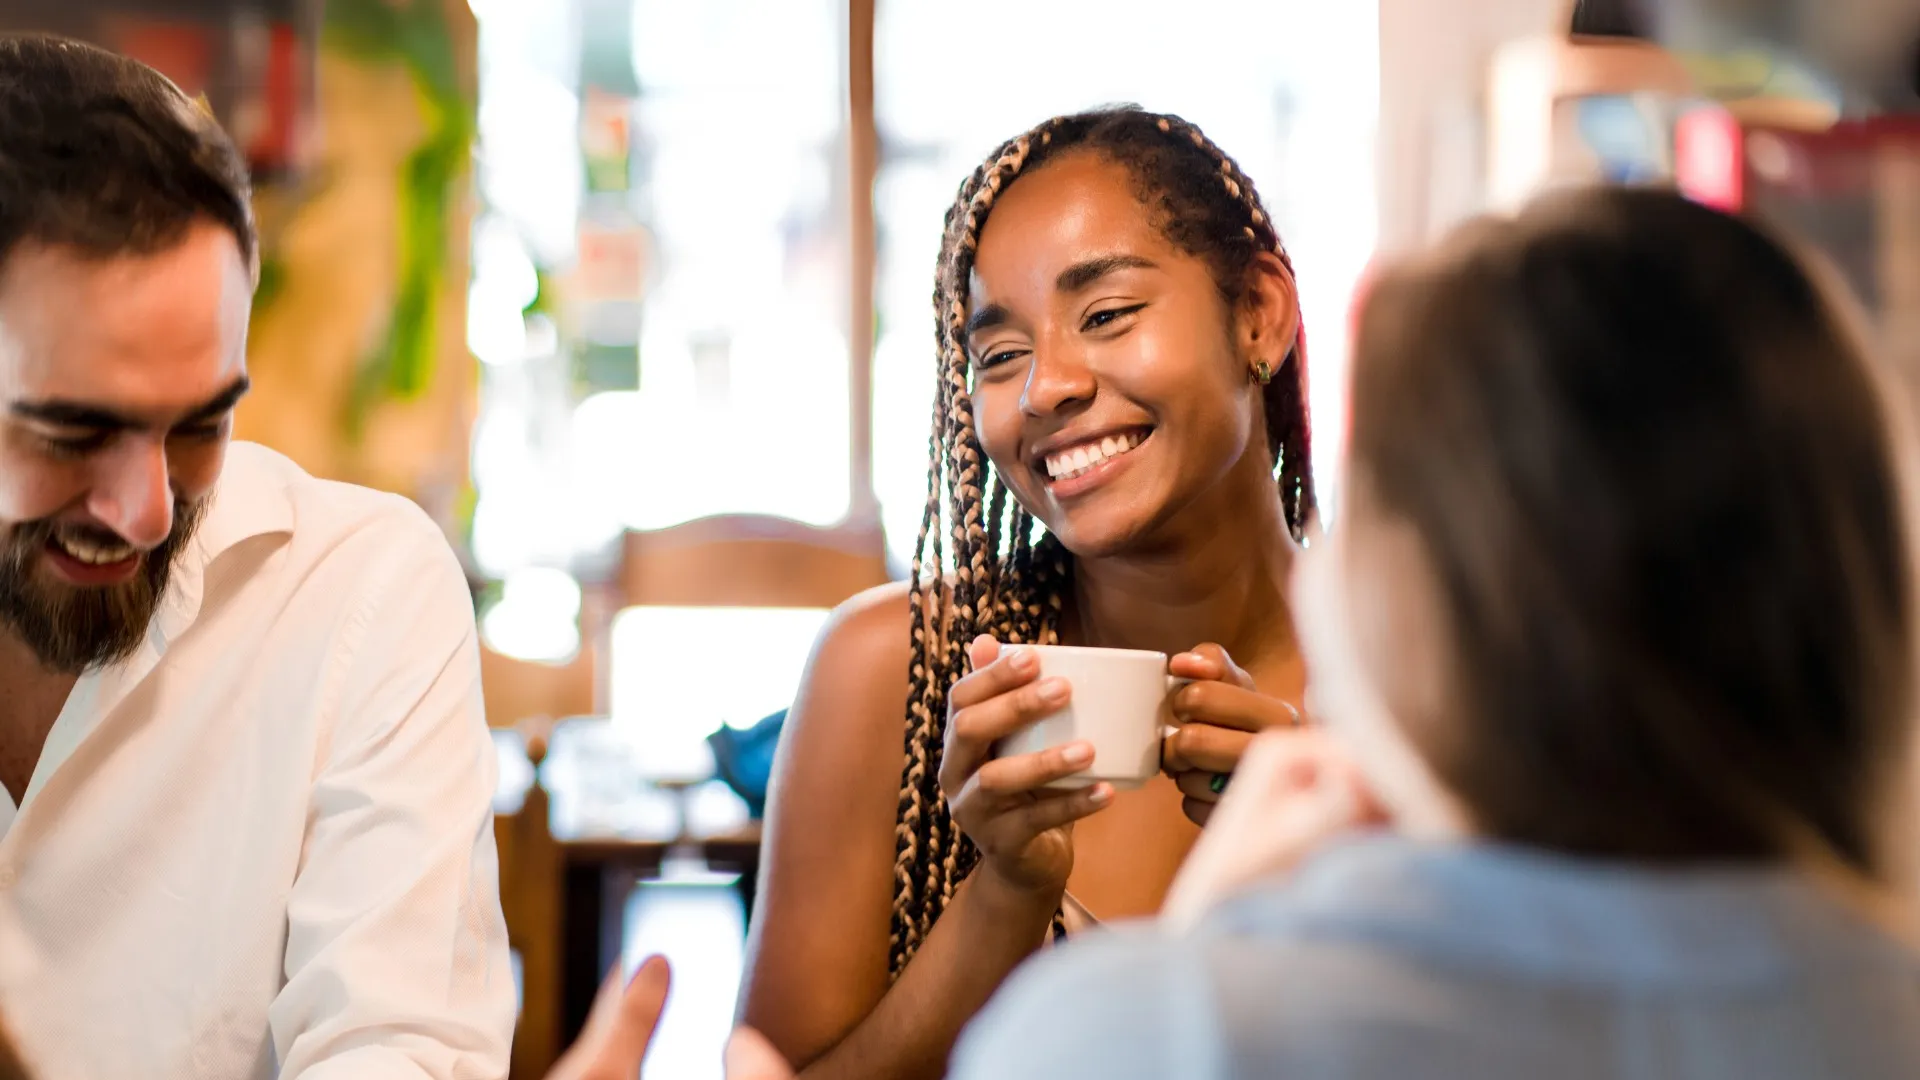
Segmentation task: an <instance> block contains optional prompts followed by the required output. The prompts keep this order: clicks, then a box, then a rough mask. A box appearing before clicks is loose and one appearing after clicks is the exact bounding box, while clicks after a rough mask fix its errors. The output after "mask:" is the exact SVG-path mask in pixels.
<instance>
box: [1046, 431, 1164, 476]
mask: <svg viewBox="0 0 1920 1080" xmlns="http://www.w3.org/2000/svg"><path fill="white" fill-rule="evenodd" d="M1143 438H1144V436H1142V435H1140V434H1139V433H1137V432H1128V433H1127V434H1125V435H1108V436H1106V437H1104V438H1102V439H1100V440H1099V441H1098V442H1088V443H1082V444H1080V445H1079V446H1075V447H1071V448H1069V449H1066V450H1061V451H1058V452H1056V453H1052V454H1048V455H1047V461H1046V464H1047V475H1048V476H1049V477H1051V478H1052V479H1055V480H1070V479H1072V478H1073V477H1076V476H1079V475H1080V474H1081V473H1084V472H1086V471H1087V470H1089V469H1091V468H1093V467H1094V466H1096V465H1098V464H1100V463H1101V462H1103V461H1106V460H1107V459H1108V458H1115V457H1119V456H1120V455H1121V454H1124V453H1126V452H1128V451H1129V450H1132V449H1133V448H1134V447H1136V446H1139V445H1140V441H1141V440H1142V439H1143Z"/></svg>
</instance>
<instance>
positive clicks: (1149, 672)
mask: <svg viewBox="0 0 1920 1080" xmlns="http://www.w3.org/2000/svg"><path fill="white" fill-rule="evenodd" d="M1009 648H1020V649H1031V650H1033V653H1034V655H1035V656H1036V657H1038V658H1039V660H1040V674H1039V676H1038V678H1036V679H1035V681H1036V682H1037V681H1039V679H1053V678H1059V679H1065V680H1067V682H1068V683H1069V684H1070V685H1071V686H1072V687H1073V694H1072V696H1071V697H1069V698H1068V699H1067V707H1066V708H1064V709H1061V710H1060V711H1059V712H1056V713H1053V714H1051V715H1048V716H1044V717H1041V718H1040V719H1039V720H1036V721H1034V722H1033V723H1032V724H1030V725H1028V726H1027V727H1026V728H1024V729H1022V730H1020V731H1018V732H1015V733H1014V734H1012V735H1009V736H1007V737H1006V738H1004V739H1002V740H1000V742H999V744H998V746H996V747H995V752H996V753H997V755H998V756H1000V757H1015V756H1018V755H1020V754H1033V753H1038V752H1040V751H1042V750H1050V749H1052V748H1053V747H1056V746H1064V745H1066V744H1067V743H1070V742H1078V741H1085V742H1088V743H1091V744H1092V745H1093V764H1092V765H1089V766H1087V768H1085V769H1083V770H1081V771H1080V772H1077V773H1074V774H1073V775H1072V776H1067V777H1062V778H1061V779H1059V780H1055V781H1054V782H1052V783H1050V784H1048V785H1047V786H1048V787H1049V788H1055V789H1066V790H1072V789H1075V788H1084V787H1090V786H1092V785H1093V784H1096V783H1098V782H1100V781H1102V780H1104V781H1106V782H1107V783H1109V784H1112V785H1113V786H1114V787H1115V788H1118V789H1121V790H1132V789H1134V788H1137V787H1139V786H1141V785H1142V784H1145V783H1146V782H1147V781H1148V780H1150V779H1152V778H1153V774H1155V773H1157V772H1159V771H1160V740H1161V739H1162V738H1164V737H1165V736H1167V735H1169V734H1171V733H1172V732H1173V731H1174V726H1173V713H1172V710H1171V708H1170V707H1169V701H1168V699H1169V697H1170V696H1171V695H1172V693H1173V691H1175V690H1177V689H1179V688H1180V687H1182V686H1185V685H1186V684H1187V683H1189V682H1191V681H1193V680H1191V679H1181V678H1175V677H1173V676H1171V675H1168V674H1167V654H1166V653H1158V652H1146V651H1144V650H1138V649H1091V648H1086V647H1083V646H1077V645H1016V646H1009Z"/></svg>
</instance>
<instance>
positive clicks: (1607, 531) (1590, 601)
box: [1349, 189, 1913, 875]
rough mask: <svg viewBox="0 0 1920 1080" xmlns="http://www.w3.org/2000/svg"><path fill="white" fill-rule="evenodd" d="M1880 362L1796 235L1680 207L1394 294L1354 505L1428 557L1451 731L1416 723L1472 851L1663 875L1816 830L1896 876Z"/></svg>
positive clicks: (1382, 301)
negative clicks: (1409, 537)
mask: <svg viewBox="0 0 1920 1080" xmlns="http://www.w3.org/2000/svg"><path fill="white" fill-rule="evenodd" d="M1869 363H1870V361H1869V360H1868V358H1867V357H1865V356H1864V355H1863V353H1862V351H1861V349H1860V348H1859V347H1858V346H1857V345H1856V344H1855V342H1854V340H1853V338H1852V336H1851V335H1850V333H1849V332H1848V328H1847V327H1846V326H1845V325H1843V323H1842V322H1841V320H1840V318H1839V317H1838V315H1837V314H1836V311H1835V309H1834V308H1833V307H1832V306H1831V305H1830V304H1829V302H1828V300H1827V298H1826V297H1825V296H1824V295H1823V294H1822V292H1821V291H1820V289H1819V288H1818V287H1816V285H1815V284H1814V283H1813V281H1812V280H1811V279H1810V277H1809V275H1808V274H1807V273H1806V272H1805V271H1804V270H1803V269H1802V267H1801V266H1800V265H1799V264H1798V263H1797V262H1796V261H1795V259H1794V258H1793V257H1792V256H1791V255H1790V254H1789V253H1788V252H1787V251H1786V250H1785V249H1783V248H1782V246H1781V245H1779V244H1777V243H1775V242H1774V241H1772V240H1770V239H1769V238H1768V237H1767V236H1765V235H1763V234H1762V233H1761V232H1760V231H1759V230H1757V229H1756V228H1754V227H1753V226H1751V225H1749V224H1747V223H1745V222H1742V221H1740V220H1738V219H1736V218H1733V217H1729V216H1726V215H1723V214H1720V213H1716V212H1714V211H1712V210H1708V209H1706V208H1704V207H1701V206H1698V205H1696V204H1694V203H1691V202H1689V201H1687V200H1685V199H1682V198H1680V197H1679V196H1677V195H1673V194H1669V193H1664V192H1657V191H1651V190H1621V189H1611V190H1595V191H1587V192H1582V193H1578V194H1574V195H1570V196H1562V197H1558V198H1555V199H1551V200H1548V201H1546V202H1543V203H1539V204H1536V205H1535V206H1534V207H1532V208H1530V209H1529V210H1527V211H1526V212H1525V213H1524V214H1522V215H1521V216H1520V217H1519V219H1518V220H1516V221H1512V222H1482V223H1480V224H1478V225H1476V226H1474V227H1471V228H1469V229H1467V230H1463V232H1462V233H1461V234H1459V235H1458V236H1457V238H1456V239H1455V240H1454V241H1453V242H1451V243H1450V244H1449V245H1447V246H1446V247H1444V248H1443V249H1442V250H1441V251H1440V252H1438V253H1436V254H1435V255H1433V256H1431V257H1429V258H1427V259H1425V260H1424V261H1422V262H1419V263H1417V264H1414V265H1412V266H1410V267H1407V268H1404V269H1402V270H1399V271H1397V272H1392V273H1389V274H1387V275H1385V276H1384V277H1383V278H1382V279H1381V280H1380V281H1379V282H1378V284H1377V285H1376V286H1375V288H1374V290H1373V292H1372V294H1371V296H1370V298H1369V301H1368V303H1367V305H1366V308H1365V310H1364V312H1363V313H1362V317H1361V322H1360V327H1359V333H1358V337H1357V340H1356V357H1355V362H1354V369H1353V395H1352V401H1353V415H1352V426H1351V432H1350V437H1351V459H1350V461H1351V469H1352V472H1351V476H1352V479H1353V498H1352V500H1351V502H1350V503H1349V505H1350V507H1351V508H1352V513H1353V514H1354V516H1355V520H1359V519H1360V518H1361V517H1362V516H1363V515H1368V514H1380V515H1384V516H1385V517H1386V518H1387V519H1391V520H1397V521H1400V522H1404V523H1405V524H1407V525H1409V526H1410V527H1411V528H1412V530H1413V532H1414V533H1415V534H1416V535H1418V536H1419V537H1420V543H1421V547H1422V548H1423V549H1424V550H1423V552H1422V555H1423V556H1424V559H1425V562H1426V563H1427V569H1428V570H1429V571H1430V576H1431V579H1432V583H1433V585H1434V591H1435V595H1436V597H1437V604H1438V607H1439V608H1440V623H1441V624H1442V625H1443V626H1444V627H1445V628H1446V632H1445V633H1444V634H1443V635H1442V637H1443V638H1444V639H1445V648H1444V650H1443V651H1444V652H1445V653H1446V654H1447V656H1448V663H1447V665H1446V669H1447V671H1446V676H1445V679H1446V681H1447V684H1448V685H1447V687H1446V690H1447V693H1446V695H1445V697H1446V701H1445V704H1444V705H1443V706H1440V707H1438V708H1437V709H1436V710H1435V712H1444V713H1445V715H1432V714H1430V715H1424V716H1423V715H1418V714H1417V712H1416V713H1415V714H1413V715H1408V714H1406V713H1404V712H1402V711H1401V710H1400V706H1401V705H1402V704H1403V702H1395V706H1396V714H1397V715H1399V718H1400V720H1401V722H1402V723H1403V724H1404V725H1405V726H1406V729H1407V734H1408V736H1409V737H1410V739H1411V740H1412V741H1413V743H1414V745H1415V746H1416V747H1417V748H1418V750H1419V751H1420V753H1421V755H1422V756H1423V757H1424V758H1426V759H1427V761H1428V763H1429V764H1430V766H1431V767H1432V768H1433V769H1434V770H1435V772H1436V774H1437V775H1438V776H1439V778H1440V780H1441V781H1442V783H1443V784H1444V785H1445V786H1446V787H1448V788H1449V789H1451V791H1452V792H1453V793H1454V794H1455V795H1456V796H1457V797H1458V798H1459V799H1460V800H1461V802H1462V803H1463V805H1464V808H1465V809H1466V811H1467V812H1468V814H1469V815H1470V816H1471V818H1472V819H1473V820H1474V823H1475V825H1476V826H1477V827H1478V828H1480V829H1482V830H1484V831H1485V832H1486V833H1488V834H1490V835H1492V836H1494V837H1498V838H1503V839H1507V840H1512V841H1516V842H1521V843H1527V844H1533V845H1538V846H1543V847H1547V848H1551V849H1556V850H1560V851H1563V852H1569V853H1574V854H1580V855H1593V856H1604V857H1621V858H1635V859H1649V860H1656V861H1657V860H1707V859H1770V858H1777V857H1781V856H1784V855H1787V854H1789V853H1790V852H1792V851H1794V850H1795V848H1796V835H1797V836H1803V837H1804V836H1807V835H1809V834H1810V835H1811V837H1812V838H1813V839H1815V840H1816V841H1817V843H1818V846H1820V847H1822V848H1826V849H1829V853H1830V854H1831V855H1834V856H1837V857H1839V858H1840V859H1841V860H1843V861H1844V862H1846V863H1847V864H1849V865H1850V866H1852V867H1853V868H1854V869H1856V870H1860V871H1863V872H1866V873H1868V874H1870V875H1879V874H1881V873H1882V871H1883V870H1884V869H1885V867H1884V864H1883V863H1882V861H1881V855H1880V853H1879V851H1877V850H1876V849H1877V848H1878V847H1879V846H1880V845H1879V840H1878V836H1877V824H1876V820H1875V803H1876V801H1877V800H1878V798H1879V797H1880V796H1882V795H1885V794H1887V793H1888V791H1889V789H1888V788H1887V786H1886V781H1887V780H1888V778H1889V775H1890V770H1891V769H1892V767H1893V765H1894V762H1895V761H1896V760H1899V759H1901V758H1902V756H1903V751H1904V748H1905V745H1906V739H1907V710H1908V709H1909V707H1910V705H1911V703H1912V693H1911V691H1912V684H1911V665H1910V657H1911V645H1912V639H1913V626H1912V616H1911V615H1910V601H1911V599H1912V592H1913V581H1912V580H1911V571H1910V567H1909V564H1908V562H1907V556H1906V543H1907V535H1906V524H1905V520H1904V517H1903V513H1904V503H1903V500H1902V496H1901V486H1900V481H1899V473H1898V469H1897V465H1896V461H1895V458H1894V450H1893V447H1894V442H1893V427H1892V421H1891V419H1890V416H1889V414H1888V413H1887V411H1886V402H1885V399H1884V398H1883V397H1882V396H1881V394H1880V392H1879V390H1878V388H1877V385H1876V382H1875V379H1874V373H1873V372H1872V371H1871V370H1870V369H1869V366H1868V365H1869ZM1382 675H1383V677H1385V678H1386V680H1387V685H1389V686H1391V685H1392V677H1391V676H1392V673H1391V672H1382Z"/></svg>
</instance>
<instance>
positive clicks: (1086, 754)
mask: <svg viewBox="0 0 1920 1080" xmlns="http://www.w3.org/2000/svg"><path fill="white" fill-rule="evenodd" d="M1060 756H1061V757H1063V758H1065V759H1066V760H1067V764H1069V765H1085V764H1087V763H1088V762H1090V761H1092V760H1093V747H1092V746H1090V745H1088V744H1087V743H1083V742H1077V743H1071V744H1069V745H1068V746H1067V748H1066V749H1065V750H1062V751H1061V752H1060Z"/></svg>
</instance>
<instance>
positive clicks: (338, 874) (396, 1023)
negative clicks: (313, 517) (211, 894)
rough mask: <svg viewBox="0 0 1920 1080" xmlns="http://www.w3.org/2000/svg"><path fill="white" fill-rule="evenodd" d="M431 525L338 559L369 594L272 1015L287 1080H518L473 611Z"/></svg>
mask: <svg viewBox="0 0 1920 1080" xmlns="http://www.w3.org/2000/svg"><path fill="white" fill-rule="evenodd" d="M408 509H409V510H410V511H411V510H412V508H411V507H409V508H408ZM416 518H417V520H410V521H408V522H406V523H405V525H404V526H402V527H399V528H395V529H393V530H391V531H387V530H383V532H385V535H383V536H381V537H380V538H379V544H378V548H379V550H378V551H377V552H375V551H361V552H358V553H354V552H347V551H343V552H341V553H339V555H338V556H337V557H341V558H352V559H355V560H356V561H359V560H364V561H360V562H359V580H360V582H361V583H363V584H362V587H361V588H356V589H355V590H354V591H355V592H356V593H357V594H359V596H360V597H361V599H359V600H357V601H356V603H357V604H358V610H357V611H356V612H355V613H354V614H353V615H351V616H350V617H349V618H348V620H347V621H346V623H345V624H344V626H343V628H342V631H341V633H340V634H339V635H338V636H337V638H336V642H335V646H334V651H333V655H332V656H331V657H330V658H329V660H330V662H333V663H336V664H337V665H338V672H337V675H334V676H330V677H329V678H328V680H327V681H326V684H325V685H326V686H327V687H328V689H327V691H326V692H327V693H328V694H329V695H330V696H334V697H335V698H336V701H337V703H336V704H334V705H332V706H330V707H328V708H327V709H326V712H325V714H326V715H331V716H332V718H333V721H332V722H333V729H332V733H331V737H330V738H329V739H328V740H327V744H326V745H323V746H322V747H321V748H320V758H319V760H318V761H317V762H316V775H315V780H314V783H313V787H312V795H311V801H310V803H309V807H308V819H307V830H306V837H305V847H304V850H303V851H302V854H301V860H300V866H299V871H298V874H297V876H296V878H295V880H294V883H293V887H292V893H291V896H290V898H289V901H288V904H287V944H286V969H285V976H286V984H285V986H284V987H283V989H282V990H281V992H280V994H279V995H278V996H277V997H276V998H275V1000H274V1002H273V1005H272V1006H271V1009H270V1011H269V1014H268V1017H269V1022H270V1026H271V1029H272V1036H273V1044H274V1051H275V1054H276V1057H277V1058H278V1060H279V1062H280V1065H281V1069H280V1075H281V1076H282V1077H284V1078H287V1080H294V1078H298V1080H333V1078H336V1077H353V1078H356V1080H385V1078H389V1077H391V1078H395V1080H398V1078H403V1077H404V1078H407V1080H421V1078H433V1080H468V1078H476V1080H495V1078H498V1077H503V1076H505V1075H506V1072H507V1058H508V1050H509V1047H510V1044H511V1041H512V1035H513V1025H514V1013H515V996H516V995H515V990H514V984H513V975H512V970H511V960H510V957H509V954H508V949H507V931H506V922H505V919H504V918H503V916H502V915H501V909H500V883H499V865H498V856H497V853H496V851H495V847H494V839H493V810H492V800H493V794H494V784H495V773H496V771H497V764H496V758H495V751H494V749H493V743H492V739H491V737H490V736H489V734H488V731H487V725H486V715H485V710H484V708H483V706H482V702H481V696H480V658H479V646H478V641H477V639H476V635H475V632H474V622H473V608H472V601H471V599H470V595H469V593H468V590H467V587H466V582H465V579H464V577H463V576H462V574H461V572H460V569H459V565H458V563H457V562H456V561H455V559H454V558H453V554H452V552H451V551H450V550H449V549H448V547H447V545H446V543H445V541H444V539H443V538H442V537H441V536H440V534H439V531H438V530H437V529H435V528H434V527H433V525H432V524H431V522H429V521H428V520H427V519H426V518H425V516H424V515H421V514H417V512H416ZM369 546H370V547H371V545H369ZM381 566H384V567H386V568H387V572H386V573H381V572H380V571H379V570H378V569H377V568H378V567H381Z"/></svg>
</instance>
